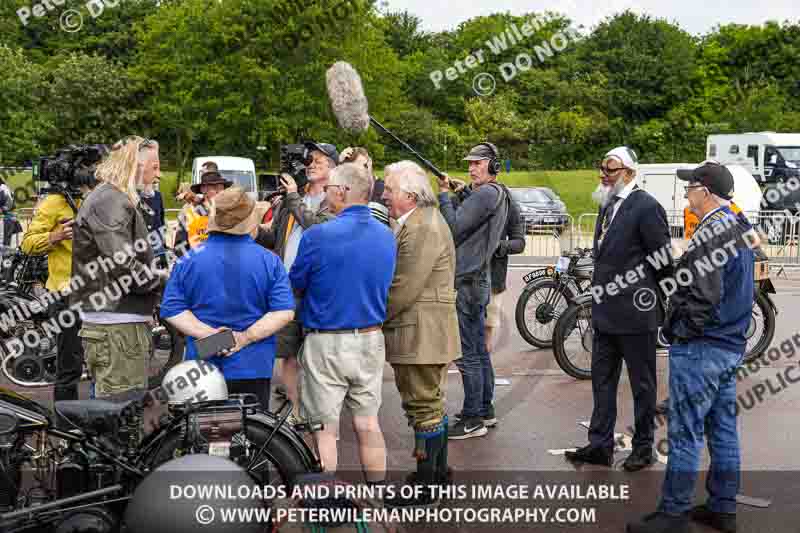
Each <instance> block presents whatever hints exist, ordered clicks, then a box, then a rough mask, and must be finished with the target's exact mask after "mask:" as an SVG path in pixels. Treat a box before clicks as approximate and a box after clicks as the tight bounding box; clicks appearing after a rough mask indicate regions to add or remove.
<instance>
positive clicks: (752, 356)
mask: <svg viewBox="0 0 800 533" xmlns="http://www.w3.org/2000/svg"><path fill="white" fill-rule="evenodd" d="M745 335H746V337H747V348H746V349H745V353H744V359H743V360H742V363H749V362H751V361H754V360H756V359H758V358H759V357H761V355H762V354H763V353H764V352H766V351H767V348H769V345H770V344H771V343H772V339H773V337H775V309H773V308H772V305H770V303H769V300H768V299H767V296H766V295H765V294H764V293H763V292H761V291H759V292H758V293H757V294H756V297H755V300H754V301H753V312H752V314H751V316H750V325H749V326H748V328H747V332H746V334H745Z"/></svg>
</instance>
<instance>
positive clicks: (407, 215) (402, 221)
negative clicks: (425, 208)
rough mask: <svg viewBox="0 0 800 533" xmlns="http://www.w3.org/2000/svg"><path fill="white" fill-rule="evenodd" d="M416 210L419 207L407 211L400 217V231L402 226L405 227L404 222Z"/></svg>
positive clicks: (398, 225) (398, 223)
mask: <svg viewBox="0 0 800 533" xmlns="http://www.w3.org/2000/svg"><path fill="white" fill-rule="evenodd" d="M416 210H417V208H416V207H415V208H414V209H412V210H411V211H409V212H408V213H406V214H405V215H403V216H401V217H400V218H398V219H397V228H398V231H399V229H400V228H402V227H403V224H405V223H406V220H408V217H410V216H411V213H413V212H414V211H416Z"/></svg>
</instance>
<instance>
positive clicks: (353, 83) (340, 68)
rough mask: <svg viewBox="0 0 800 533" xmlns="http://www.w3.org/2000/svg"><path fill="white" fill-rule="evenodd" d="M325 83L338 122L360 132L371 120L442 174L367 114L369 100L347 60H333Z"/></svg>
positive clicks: (435, 170) (424, 163)
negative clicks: (334, 61)
mask: <svg viewBox="0 0 800 533" xmlns="http://www.w3.org/2000/svg"><path fill="white" fill-rule="evenodd" d="M325 79H326V82H327V85H328V98H329V99H330V101H331V107H332V108H333V114H334V115H336V120H338V121H339V125H340V126H341V127H342V128H343V129H345V130H347V131H350V132H352V133H361V132H364V131H366V130H367V128H369V125H370V123H371V124H374V125H375V127H376V128H378V129H379V130H380V131H382V132H383V133H385V134H386V135H388V136H389V137H391V138H392V139H394V140H395V141H396V142H397V143H399V144H400V145H401V146H402V147H403V148H405V149H406V150H408V151H409V152H411V153H412V154H414V155H415V156H416V158H417V159H418V160H419V162H420V163H422V164H423V165H425V166H426V167H428V169H429V170H430V171H431V172H433V173H434V174H435V175H436V176H437V177H440V178H441V177H442V176H444V174H442V172H441V171H440V170H439V169H438V168H436V166H435V165H434V164H433V163H431V162H430V161H428V160H427V159H425V158H424V157H423V156H422V154H420V153H419V152H417V151H416V150H414V149H413V148H411V147H410V146H409V145H408V144H406V143H405V142H404V141H402V140H401V139H399V138H398V137H397V135H395V134H394V133H392V132H391V131H389V130H387V129H386V128H385V127H383V125H382V124H381V123H380V122H378V121H377V120H375V119H374V118H373V117H371V116H370V115H369V104H368V103H367V97H366V96H365V95H364V86H363V85H362V83H361V76H359V75H358V72H356V69H354V68H353V67H352V66H351V65H350V63H345V62H344V61H338V62H336V63H334V64H333V66H332V67H331V68H329V69H328V72H327V73H326V75H325Z"/></svg>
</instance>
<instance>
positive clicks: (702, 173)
mask: <svg viewBox="0 0 800 533" xmlns="http://www.w3.org/2000/svg"><path fill="white" fill-rule="evenodd" d="M678 178H679V179H681V180H683V181H688V182H690V183H699V184H701V185H702V186H703V187H705V188H706V189H708V190H709V191H711V192H712V193H714V194H716V195H717V196H719V197H720V198H724V199H726V200H731V199H733V174H731V171H730V170H728V168H727V167H725V166H724V165H721V164H719V162H717V161H713V160H710V159H707V160H705V161H703V162H702V163H700V165H699V166H698V167H697V168H694V169H688V168H682V169H678Z"/></svg>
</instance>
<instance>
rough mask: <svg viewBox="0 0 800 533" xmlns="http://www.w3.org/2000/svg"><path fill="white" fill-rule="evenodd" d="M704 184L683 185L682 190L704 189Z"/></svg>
mask: <svg viewBox="0 0 800 533" xmlns="http://www.w3.org/2000/svg"><path fill="white" fill-rule="evenodd" d="M705 188H706V186H705V185H684V187H683V190H684V191H686V192H689V191H690V190H692V189H705Z"/></svg>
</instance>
